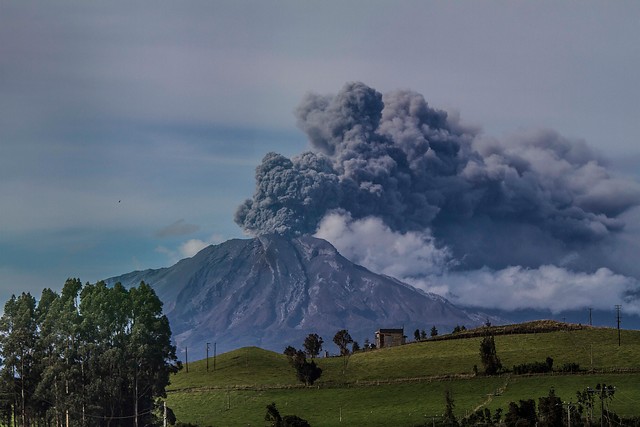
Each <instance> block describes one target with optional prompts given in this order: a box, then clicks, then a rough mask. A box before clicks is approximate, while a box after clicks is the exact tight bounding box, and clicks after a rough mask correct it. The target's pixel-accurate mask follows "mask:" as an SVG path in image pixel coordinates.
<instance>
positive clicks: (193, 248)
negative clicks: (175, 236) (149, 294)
mask: <svg viewBox="0 0 640 427" xmlns="http://www.w3.org/2000/svg"><path fill="white" fill-rule="evenodd" d="M224 240H225V238H224V237H223V236H221V235H219V234H213V235H211V236H210V237H209V238H208V239H205V240H201V239H189V240H187V241H186V242H183V243H181V244H180V245H179V246H178V247H177V249H170V248H167V247H166V246H158V247H157V248H156V252H158V253H161V254H164V255H166V256H167V257H168V258H169V262H171V263H172V264H175V263H176V262H178V261H180V260H181V259H184V258H191V257H192V256H194V255H196V254H197V253H198V252H200V251H201V250H203V249H204V248H206V247H207V246H209V245H215V244H218V243H221V242H223V241H224Z"/></svg>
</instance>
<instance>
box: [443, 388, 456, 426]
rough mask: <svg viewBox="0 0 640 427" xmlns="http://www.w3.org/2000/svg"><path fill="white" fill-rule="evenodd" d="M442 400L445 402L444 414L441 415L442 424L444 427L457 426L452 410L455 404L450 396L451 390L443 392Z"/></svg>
mask: <svg viewBox="0 0 640 427" xmlns="http://www.w3.org/2000/svg"><path fill="white" fill-rule="evenodd" d="M444 400H445V407H444V414H443V415H442V424H443V425H445V426H457V425H458V420H457V419H456V416H455V414H454V413H453V408H455V404H454V402H453V396H452V395H451V390H446V391H445V393H444Z"/></svg>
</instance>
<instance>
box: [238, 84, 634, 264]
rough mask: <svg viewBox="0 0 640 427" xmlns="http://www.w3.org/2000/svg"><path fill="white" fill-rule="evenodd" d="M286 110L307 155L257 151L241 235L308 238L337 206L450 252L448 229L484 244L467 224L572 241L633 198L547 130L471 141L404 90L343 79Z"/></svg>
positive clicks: (624, 184)
mask: <svg viewBox="0 0 640 427" xmlns="http://www.w3.org/2000/svg"><path fill="white" fill-rule="evenodd" d="M296 114H297V118H298V126H299V127H300V128H301V129H302V130H304V131H305V132H306V133H307V135H308V137H309V140H310V142H311V145H312V147H313V150H314V152H308V153H304V154H302V155H300V156H298V157H294V158H292V159H287V158H285V157H283V156H280V155H278V154H274V153H270V154H268V155H267V156H266V157H265V158H264V160H263V163H262V165H260V166H259V167H258V168H257V171H256V181H257V188H256V192H255V194H254V196H253V198H252V199H249V200H247V201H246V202H245V203H244V204H243V205H242V206H240V208H239V209H238V211H237V213H236V217H235V220H236V222H237V223H238V224H239V225H240V226H241V227H243V228H244V229H245V230H246V231H248V232H250V233H252V234H257V235H259V234H264V233H274V232H276V233H291V234H306V233H314V232H315V231H316V229H317V227H318V224H319V222H320V220H321V219H322V218H323V217H324V216H325V214H326V213H328V212H330V211H332V210H335V209H341V210H344V211H346V212H348V213H349V214H350V215H351V217H352V218H353V219H354V220H357V219H360V218H365V217H369V216H374V217H379V218H381V219H382V220H383V221H384V223H385V224H387V225H388V226H389V227H390V228H391V229H392V230H395V231H401V232H404V231H410V230H424V229H426V228H431V229H432V230H433V234H434V236H435V237H436V238H438V239H440V240H441V241H442V242H444V243H445V244H447V245H452V248H453V249H454V251H455V250H456V245H457V244H458V243H459V242H460V241H461V240H463V239H462V238H459V237H460V236H459V234H460V231H459V230H465V234H466V232H467V231H468V232H470V233H473V232H474V230H475V232H476V234H477V236H476V237H478V238H479V239H481V240H482V239H492V236H490V235H487V234H486V233H483V232H482V231H477V229H478V227H486V229H487V230H491V233H496V234H497V235H498V237H500V234H501V233H502V234H504V233H512V232H513V231H514V229H515V230H517V232H519V233H521V235H522V236H523V237H526V236H530V235H531V236H538V237H536V239H537V240H540V241H544V240H545V239H550V240H553V241H556V242H563V244H572V243H578V242H579V243H581V244H583V243H585V242H595V241H599V240H601V239H603V238H606V237H607V236H609V235H610V234H611V233H613V232H615V231H617V230H620V229H621V228H622V227H623V224H622V222H621V220H620V219H619V218H618V217H619V215H620V214H621V213H623V212H625V211H627V210H628V209H630V208H631V207H633V206H636V205H638V204H639V203H640V188H639V186H638V184H637V183H635V182H631V181H624V180H618V179H614V178H612V177H611V176H610V175H609V174H608V172H607V170H606V168H605V167H604V166H603V162H602V160H601V159H600V158H599V157H598V156H597V155H596V154H595V153H594V152H593V151H591V150H590V149H589V148H588V147H587V146H586V145H585V144H583V143H579V142H572V141H568V140H567V139H564V138H562V137H561V136H559V135H558V134H556V133H554V132H549V131H544V132H537V133H530V134H526V135H519V136H517V137H514V138H512V139H510V140H507V141H505V142H501V141H497V140H490V139H487V138H480V137H479V136H478V135H477V134H476V133H475V132H474V131H473V130H469V129H465V128H464V127H463V126H462V125H461V124H460V123H458V122H457V120H455V119H452V118H451V117H449V116H448V115H447V113H446V112H444V111H441V110H436V109H433V108H431V107H430V106H429V105H428V104H427V103H426V102H425V100H424V98H423V97H422V95H420V94H417V93H414V92H410V91H399V92H392V93H389V94H386V95H384V96H383V95H382V94H380V93H379V92H377V91H375V90H374V89H372V88H370V87H368V86H366V85H364V84H362V83H350V84H347V85H345V87H344V88H343V89H342V90H341V91H340V92H339V93H338V94H337V95H335V96H320V95H314V94H311V95H307V96H306V97H305V98H304V99H303V101H302V102H301V104H300V106H299V107H298V109H297V112H296ZM456 230H458V231H456ZM467 236H468V235H467ZM483 245H484V243H483V242H480V243H477V246H483ZM467 246H468V245H467ZM473 250H474V249H473V248H471V247H466V248H465V249H464V250H463V251H459V252H460V253H458V254H457V255H460V256H462V255H468V254H469V252H473Z"/></svg>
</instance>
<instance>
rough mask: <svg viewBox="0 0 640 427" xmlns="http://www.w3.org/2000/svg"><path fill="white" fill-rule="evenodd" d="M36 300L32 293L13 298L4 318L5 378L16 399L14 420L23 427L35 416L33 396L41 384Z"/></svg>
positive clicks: (0, 336)
mask: <svg viewBox="0 0 640 427" xmlns="http://www.w3.org/2000/svg"><path fill="white" fill-rule="evenodd" d="M35 311H36V300H35V298H34V297H33V296H31V294H29V293H24V292H23V293H22V294H21V295H20V296H19V297H17V298H16V297H15V295H13V296H12V297H11V298H10V299H9V300H8V301H7V303H6V304H5V307H4V314H3V315H2V318H0V343H1V344H2V359H3V361H4V364H3V366H2V378H3V380H4V381H6V382H7V384H8V385H9V386H8V387H7V388H8V391H9V392H10V393H11V394H12V395H13V403H14V411H15V413H14V418H15V419H19V420H20V422H21V423H22V425H24V426H26V425H28V424H29V423H30V421H31V419H32V418H33V416H34V409H35V408H34V403H35V402H34V400H33V394H34V392H35V388H36V386H37V383H38V381H39V374H38V372H37V368H36V366H37V364H36V361H35V357H34V356H35V351H36V340H37V323H36V316H35Z"/></svg>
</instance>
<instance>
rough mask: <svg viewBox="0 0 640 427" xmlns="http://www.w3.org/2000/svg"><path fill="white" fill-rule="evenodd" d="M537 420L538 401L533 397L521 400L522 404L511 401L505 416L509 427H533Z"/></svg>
mask: <svg viewBox="0 0 640 427" xmlns="http://www.w3.org/2000/svg"><path fill="white" fill-rule="evenodd" d="M536 421H537V416H536V402H535V401H534V400H533V399H528V400H521V401H520V405H518V404H517V403H514V402H509V410H508V411H507V414H506V415H505V417H504V422H505V424H506V425H507V427H520V426H522V427H525V426H529V427H533V426H535V425H536Z"/></svg>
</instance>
